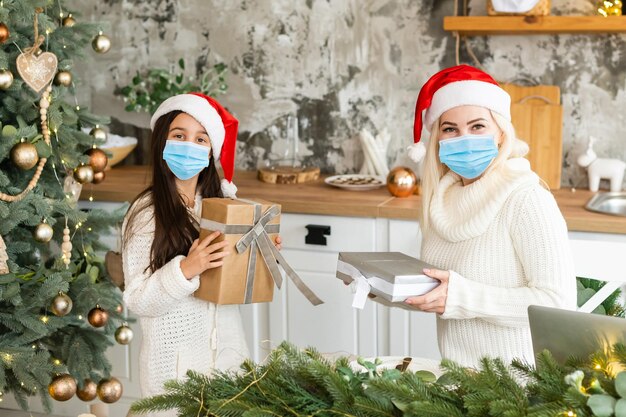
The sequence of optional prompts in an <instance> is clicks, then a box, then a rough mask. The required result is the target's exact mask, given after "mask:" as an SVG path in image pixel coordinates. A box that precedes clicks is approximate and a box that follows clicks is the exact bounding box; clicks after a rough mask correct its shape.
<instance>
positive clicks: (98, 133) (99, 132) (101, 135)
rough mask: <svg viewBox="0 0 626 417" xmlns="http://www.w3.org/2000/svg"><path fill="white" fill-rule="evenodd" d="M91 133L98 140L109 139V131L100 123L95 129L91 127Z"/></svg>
mask: <svg viewBox="0 0 626 417" xmlns="http://www.w3.org/2000/svg"><path fill="white" fill-rule="evenodd" d="M89 134H90V135H91V136H93V137H94V138H96V139H98V140H103V141H104V140H107V132H106V131H105V130H104V129H102V128H101V127H100V126H99V125H96V126H95V127H94V128H93V129H91V131H90V132H89ZM105 156H106V155H105Z"/></svg>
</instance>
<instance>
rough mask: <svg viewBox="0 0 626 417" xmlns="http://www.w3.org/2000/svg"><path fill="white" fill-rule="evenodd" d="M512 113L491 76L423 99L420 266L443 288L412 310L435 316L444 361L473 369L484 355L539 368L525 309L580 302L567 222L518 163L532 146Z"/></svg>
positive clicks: (470, 76) (445, 86) (444, 74)
mask: <svg viewBox="0 0 626 417" xmlns="http://www.w3.org/2000/svg"><path fill="white" fill-rule="evenodd" d="M510 106H511V98H510V96H509V95H508V93H506V92H505V91H504V90H503V89H501V88H500V87H499V86H498V84H497V83H496V81H495V80H494V79H493V78H491V77H490V76H489V75H488V74H486V73H484V72H482V71H480V70H478V69H476V68H472V67H469V66H467V65H460V66H456V67H453V68H448V69H445V70H443V71H441V72H439V73H437V74H435V75H434V76H433V77H432V78H431V79H430V80H428V82H426V84H425V85H424V86H423V87H422V90H421V91H420V93H419V97H418V99H417V106H416V113H415V127H414V139H415V142H416V144H417V142H419V140H420V134H421V131H422V112H425V113H424V127H426V129H427V130H428V131H430V142H429V143H428V150H427V151H426V157H425V161H424V164H423V174H422V190H423V196H422V199H423V200H422V204H423V210H422V219H421V223H420V224H421V227H422V232H423V236H424V237H423V242H422V254H421V259H422V260H424V261H425V262H428V263H430V264H432V265H437V266H439V267H441V268H442V270H435V269H432V270H425V271H424V273H425V274H426V275H428V276H430V277H432V278H436V279H438V280H440V281H441V284H440V285H439V286H438V287H437V288H435V289H434V290H432V291H430V292H429V293H427V294H425V295H422V296H419V297H412V298H409V299H407V300H406V303H407V304H409V305H410V306H412V307H414V308H416V309H418V310H422V311H430V312H435V313H438V316H437V328H438V342H439V349H440V350H441V353H442V355H443V356H444V357H445V358H449V359H452V360H454V361H457V362H459V363H461V364H463V365H467V366H476V365H478V363H479V359H480V358H481V357H484V356H489V357H500V358H502V359H504V360H505V361H506V362H509V361H510V360H512V359H513V358H521V359H525V360H526V361H528V362H530V363H533V361H534V355H533V350H532V343H531V337H530V329H529V325H528V314H527V307H528V306H529V305H531V304H537V305H545V306H553V307H560V308H567V309H573V308H575V302H576V282H575V275H574V269H573V260H572V256H571V254H570V251H569V242H568V237H567V227H566V225H565V221H564V219H563V216H562V215H561V213H560V211H559V208H558V207H557V205H556V202H555V200H554V198H553V196H552V194H551V193H550V192H549V191H548V190H547V189H546V188H544V187H542V185H541V184H542V183H541V179H540V178H539V177H538V176H537V175H536V174H535V173H534V172H533V171H531V169H530V164H529V163H528V160H526V159H524V158H522V157H523V156H524V155H525V154H526V153H527V152H528V146H527V145H526V144H525V143H524V142H522V141H520V140H518V139H516V138H515V132H514V129H513V126H512V125H511V115H510ZM416 151H417V152H416ZM411 152H413V155H411V156H412V157H413V158H414V159H418V158H419V156H420V155H419V153H420V152H419V148H413V149H412V150H411Z"/></svg>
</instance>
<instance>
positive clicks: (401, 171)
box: [387, 167, 417, 197]
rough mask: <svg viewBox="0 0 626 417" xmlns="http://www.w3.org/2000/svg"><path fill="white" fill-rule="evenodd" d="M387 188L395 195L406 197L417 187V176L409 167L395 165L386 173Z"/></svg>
mask: <svg viewBox="0 0 626 417" xmlns="http://www.w3.org/2000/svg"><path fill="white" fill-rule="evenodd" d="M387 189H388V190H389V192H390V193H391V194H392V195H394V196H396V197H408V196H410V195H411V194H413V193H414V192H415V190H416V189H417V177H416V176H415V174H414V173H413V171H412V170H411V169H410V168H407V167H395V168H393V169H392V170H391V171H389V174H388V175H387Z"/></svg>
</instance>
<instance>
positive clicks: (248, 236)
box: [200, 198, 323, 306]
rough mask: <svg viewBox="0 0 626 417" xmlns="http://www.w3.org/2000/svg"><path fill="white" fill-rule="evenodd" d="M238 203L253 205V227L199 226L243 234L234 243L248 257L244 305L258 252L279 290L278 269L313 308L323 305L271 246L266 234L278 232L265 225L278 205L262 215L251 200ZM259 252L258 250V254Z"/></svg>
mask: <svg viewBox="0 0 626 417" xmlns="http://www.w3.org/2000/svg"><path fill="white" fill-rule="evenodd" d="M237 201H241V202H244V203H247V204H251V205H253V206H254V221H253V224H252V226H250V225H230V224H222V223H217V222H214V221H211V220H207V219H201V220H200V226H201V227H202V228H203V229H208V230H214V231H220V232H222V233H224V234H243V236H242V237H241V238H240V239H239V241H237V243H236V244H235V249H236V250H237V253H240V254H241V253H244V252H245V251H246V250H247V249H248V248H250V258H249V259H248V271H247V276H246V293H245V297H244V303H245V304H249V303H251V302H252V290H253V287H254V271H255V269H256V262H257V252H260V253H261V257H262V258H263V262H265V265H267V268H268V269H269V272H270V275H271V276H272V279H273V280H274V282H275V283H276V286H277V287H278V288H280V287H281V286H282V284H283V277H282V275H281V273H280V269H279V267H280V268H282V270H283V271H284V272H285V275H286V276H287V277H288V278H289V279H291V281H292V282H293V283H294V284H295V286H296V287H297V288H298V290H300V292H301V293H302V295H304V296H305V297H306V299H307V300H309V302H310V303H311V304H313V305H315V306H316V305H319V304H323V301H322V300H320V299H319V297H318V296H317V295H315V293H314V292H313V291H312V290H311V289H310V288H309V287H308V286H307V285H306V284H305V283H304V281H302V279H301V278H300V277H299V276H298V274H297V273H296V271H294V270H293V268H291V266H289V264H288V263H287V261H286V260H285V258H284V257H283V255H282V254H281V253H280V252H279V251H278V249H276V246H274V244H273V243H272V241H271V239H270V237H269V236H268V232H269V233H278V225H277V224H268V223H269V222H270V221H271V220H272V219H273V218H274V217H276V216H278V215H279V214H280V209H279V208H278V206H271V207H270V208H269V209H267V210H266V211H265V213H263V212H262V206H261V204H259V203H257V202H255V201H252V200H246V199H242V198H239V199H237ZM257 249H258V251H257Z"/></svg>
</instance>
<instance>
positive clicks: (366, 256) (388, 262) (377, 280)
mask: <svg viewBox="0 0 626 417" xmlns="http://www.w3.org/2000/svg"><path fill="white" fill-rule="evenodd" d="M424 268H430V269H434V268H435V267H434V266H432V265H429V264H427V263H426V262H423V261H420V260H419V259H416V258H413V257H411V256H408V255H405V254H404V253H401V252H340V253H339V259H338V261H337V278H339V279H341V280H342V281H344V282H346V283H351V284H352V285H353V288H354V289H355V294H354V300H353V302H352V307H355V308H363V307H364V306H365V300H366V299H367V295H368V294H369V293H372V294H374V295H376V296H377V297H381V298H382V299H383V300H386V301H388V302H390V303H398V304H397V305H398V306H401V307H406V306H404V303H403V301H404V300H406V299H407V298H409V297H414V296H417V295H422V294H425V293H427V292H429V291H430V290H432V289H433V288H435V287H436V286H437V285H439V281H438V280H436V279H434V278H431V277H429V276H427V275H425V274H424V273H423V270H424ZM381 301H382V300H381ZM383 304H388V305H389V303H384V302H383Z"/></svg>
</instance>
